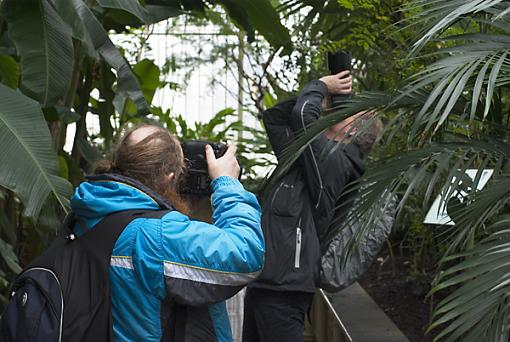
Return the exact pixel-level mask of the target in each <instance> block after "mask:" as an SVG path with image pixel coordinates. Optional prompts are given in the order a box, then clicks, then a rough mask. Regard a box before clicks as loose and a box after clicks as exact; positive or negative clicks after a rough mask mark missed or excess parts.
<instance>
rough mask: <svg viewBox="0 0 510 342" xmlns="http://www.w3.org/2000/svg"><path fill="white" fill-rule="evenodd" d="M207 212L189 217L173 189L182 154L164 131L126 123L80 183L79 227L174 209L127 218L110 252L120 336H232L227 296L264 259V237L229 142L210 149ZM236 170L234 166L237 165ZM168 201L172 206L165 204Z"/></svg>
mask: <svg viewBox="0 0 510 342" xmlns="http://www.w3.org/2000/svg"><path fill="white" fill-rule="evenodd" d="M207 160H208V164H209V173H210V175H211V178H212V179H213V182H212V189H213V196H212V205H213V210H214V211H213V221H214V224H207V223H204V222H200V221H193V220H190V219H189V218H188V217H187V216H186V215H185V214H183V213H182V212H186V208H185V205H184V202H183V201H182V200H180V197H179V196H178V193H177V189H178V184H179V179H180V175H181V174H182V172H183V168H184V160H183V156H182V150H181V149H180V144H179V142H178V141H177V140H176V139H175V137H173V136H171V135H170V134H169V133H168V131H166V130H164V129H162V128H159V127H156V126H144V127H142V128H138V129H136V130H134V131H132V132H130V133H128V134H127V135H126V136H125V137H124V138H123V139H122V140H121V141H120V142H119V145H118V146H117V148H116V150H115V151H114V155H113V160H112V162H111V163H106V164H103V165H100V166H99V168H98V170H96V173H97V175H95V176H92V177H90V178H89V180H88V181H87V182H84V183H82V184H81V185H80V186H79V187H78V188H77V190H76V193H75V196H74V197H73V199H72V202H71V203H72V208H73V211H74V212H75V213H76V215H77V217H78V219H79V222H80V224H78V225H77V226H76V227H75V231H76V232H77V233H78V234H81V233H83V232H84V231H85V230H87V229H94V226H95V225H96V224H97V223H98V222H99V221H100V220H101V219H102V218H104V217H105V216H107V215H109V214H110V213H113V212H116V211H121V210H127V209H149V210H164V209H171V211H170V212H169V213H167V214H165V215H164V216H163V217H162V218H161V219H153V218H139V219H135V220H134V221H132V222H131V223H130V224H129V225H128V226H127V227H126V228H125V230H124V231H123V233H122V234H121V236H120V237H119V238H118V240H117V242H116V244H115V246H114V248H113V252H112V258H111V267H110V281H111V292H112V293H111V298H112V316H113V329H114V334H115V339H116V340H117V341H160V340H165V341H183V340H189V339H195V340H201V341H202V340H203V341H215V340H217V341H230V340H231V339H232V337H231V332H230V325H229V323H228V316H227V312H226V309H225V304H224V302H222V301H223V300H225V299H226V298H228V297H230V296H232V295H234V294H235V293H236V292H237V291H239V290H240V289H241V287H242V286H243V285H244V284H246V283H248V282H249V281H251V280H253V279H254V278H255V277H256V276H257V275H258V273H259V272H260V270H261V268H262V263H263V258H264V241H263V237H262V232H261V230H260V208H259V206H258V203H257V200H256V198H255V196H254V195H253V194H251V193H249V192H247V191H245V190H244V189H243V187H242V185H241V184H240V183H239V181H238V180H237V175H238V165H237V162H236V161H235V150H234V149H232V148H230V150H229V151H227V153H226V154H225V156H224V157H223V159H221V158H220V159H218V160H216V159H215V157H214V153H212V151H210V150H209V151H207ZM236 172H237V173H236ZM172 209H173V210H172Z"/></svg>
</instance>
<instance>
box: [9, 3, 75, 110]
mask: <svg viewBox="0 0 510 342" xmlns="http://www.w3.org/2000/svg"><path fill="white" fill-rule="evenodd" d="M2 16H3V17H4V18H5V19H6V21H7V24H8V28H9V36H10V38H11V39H12V41H13V42H14V43H15V45H16V49H17V51H18V54H19V55H20V57H21V87H22V88H23V90H24V92H25V93H26V94H28V95H30V96H31V97H33V98H34V99H36V100H38V101H39V102H40V103H41V104H42V105H43V106H50V105H52V104H54V103H55V102H56V101H58V100H59V99H63V98H64V96H65V95H66V93H67V91H68V88H69V84H70V82H71V73H72V68H73V43H72V39H71V31H70V30H69V29H68V27H67V26H66V25H65V24H64V22H63V21H62V19H61V18H60V17H59V15H58V14H57V12H56V11H55V9H54V8H53V6H52V5H51V4H50V2H49V1H47V0H23V1H18V0H7V1H5V2H4V3H3V4H2Z"/></svg>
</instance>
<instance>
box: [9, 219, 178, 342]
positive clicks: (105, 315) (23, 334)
mask: <svg viewBox="0 0 510 342" xmlns="http://www.w3.org/2000/svg"><path fill="white" fill-rule="evenodd" d="M168 212H169V210H125V211H121V212H117V213H114V214H111V215H109V216H107V217H106V218H104V219H103V220H102V221H101V222H99V223H98V224H97V225H96V226H95V227H94V228H93V229H91V230H90V231H88V232H87V233H85V234H84V235H82V236H81V237H77V236H75V235H74V234H73V232H72V227H73V226H74V224H75V222H76V221H75V219H74V217H73V216H72V215H70V216H69V217H68V218H67V219H66V221H65V222H64V224H63V227H62V229H61V232H60V234H59V235H58V236H57V237H55V240H54V241H53V243H52V244H51V246H50V247H49V248H48V250H46V251H45V252H44V253H43V254H42V255H41V256H39V257H38V258H36V259H35V260H34V261H33V262H32V263H31V264H30V265H29V266H28V267H26V268H25V269H24V270H23V272H21V273H20V274H19V275H18V276H17V277H16V279H15V281H14V284H13V286H12V293H11V299H10V301H9V303H8V305H7V307H6V309H5V311H4V313H3V315H2V317H1V322H0V340H1V341H2V342H4V341H5V342H10V341H16V342H28V341H30V342H36V341H37V342H39V341H41V342H43V341H44V342H53V341H59V342H60V341H93V342H102V341H113V340H114V339H113V330H112V316H111V303H110V281H109V274H108V269H109V265H110V258H111V254H112V249H113V246H114V244H115V242H116V241H117V238H118V237H119V236H120V234H121V233H122V231H123V230H124V228H125V227H126V226H127V225H128V224H129V223H130V222H131V221H132V220H134V219H136V218H139V217H151V218H160V217H162V216H163V215H165V214H166V213H168Z"/></svg>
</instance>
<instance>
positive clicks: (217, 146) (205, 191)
mask: <svg viewBox="0 0 510 342" xmlns="http://www.w3.org/2000/svg"><path fill="white" fill-rule="evenodd" d="M206 145H211V147H212V148H213V151H214V155H215V156H216V158H219V157H221V156H223V155H224V154H225V152H226V151H227V148H228V146H227V145H226V144H223V143H216V142H210V141H202V140H189V141H185V142H183V143H182V144H181V147H182V152H183V153H184V158H185V160H186V162H187V174H186V179H185V180H184V182H183V183H182V186H181V189H180V192H181V193H182V194H192V195H210V194H211V193H212V190H211V178H210V177H209V172H208V170H207V159H206V157H205V146H206Z"/></svg>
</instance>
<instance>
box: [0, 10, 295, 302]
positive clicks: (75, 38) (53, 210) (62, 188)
mask: <svg viewBox="0 0 510 342" xmlns="http://www.w3.org/2000/svg"><path fill="white" fill-rule="evenodd" d="M215 6H220V7H221V8H223V9H224V11H225V12H226V13H227V16H226V18H228V19H229V20H232V21H233V22H234V23H235V26H236V29H237V30H239V31H244V32H245V33H246V37H247V39H248V41H253V39H254V37H255V32H258V33H259V34H260V35H262V36H264V37H265V38H266V39H267V40H268V42H269V43H270V44H272V45H273V46H274V47H275V48H278V49H280V48H282V47H283V48H284V49H286V50H289V49H290V46H291V42H290V36H289V34H288V32H287V30H286V29H285V27H284V26H283V25H282V24H281V23H280V18H279V14H278V13H277V12H276V11H275V10H274V8H273V6H272V5H271V2H270V1H269V0H249V1H243V2H242V4H241V3H239V2H233V1H230V0H219V1H217V0H198V1H185V0H182V1H181V0H170V1H159V0H146V1H139V0H125V1H113V0H92V1H84V0H21V1H19V0H3V1H0V108H1V109H0V143H1V146H2V149H1V150H0V161H1V162H2V168H1V170H0V186H1V187H2V188H0V209H2V210H1V211H0V245H1V247H2V248H1V253H0V269H1V271H0V288H1V289H4V288H5V285H6V283H7V279H9V278H12V275H13V274H14V273H16V272H17V271H19V264H24V263H25V262H26V261H28V260H30V259H31V258H33V257H34V256H35V255H37V253H38V252H40V251H41V249H42V248H44V246H45V244H46V242H47V240H48V239H49V237H50V235H51V232H52V229H55V228H56V227H58V221H59V217H61V216H62V214H64V213H65V211H66V210H68V200H69V197H70V195H71V193H72V185H76V184H77V183H79V182H80V181H81V180H83V170H86V169H87V168H88V166H89V165H90V162H91V161H93V160H95V159H97V158H98V156H100V152H104V151H105V150H107V149H108V147H109V145H110V144H111V142H112V140H113V138H114V136H115V135H116V134H117V133H118V132H119V131H120V129H121V128H122V127H123V125H125V124H127V123H129V122H133V121H139V120H142V119H143V118H144V117H146V115H147V114H149V112H150V110H151V107H150V105H151V101H152V97H153V95H154V92H155V90H156V89H157V88H159V87H161V86H162V83H161V82H160V77H159V76H160V70H159V68H158V67H157V66H155V65H154V63H153V62H152V61H150V60H147V59H144V60H140V59H139V60H136V61H135V63H133V64H132V65H131V64H130V63H129V62H128V61H127V60H126V58H125V57H124V56H123V54H122V51H121V50H119V49H118V48H117V47H116V46H115V44H114V43H113V42H112V40H111V39H110V36H109V33H110V32H111V31H112V30H113V31H115V32H121V31H128V30H129V29H131V28H136V27H141V26H144V25H152V24H154V23H156V22H159V21H161V20H166V19H167V18H172V17H175V16H179V15H185V16H190V17H201V18H204V20H207V12H208V9H209V8H212V7H215ZM268 20H269V21H270V22H271V23H272V24H271V25H266V23H267V21H268ZM91 116H97V118H98V121H99V126H100V132H99V133H98V134H95V133H94V134H93V133H91V132H89V130H88V129H87V119H88V118H90V117H91ZM70 124H75V126H76V133H75V134H74V138H73V142H72V144H71V146H70V149H69V150H65V149H64V145H65V144H66V135H67V128H68V126H69V125H70ZM92 145H95V146H99V147H100V148H101V149H102V151H97V150H95V149H94V148H93V147H92ZM37 220H39V221H37ZM50 227H51V229H50ZM0 299H2V297H1V296H0Z"/></svg>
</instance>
